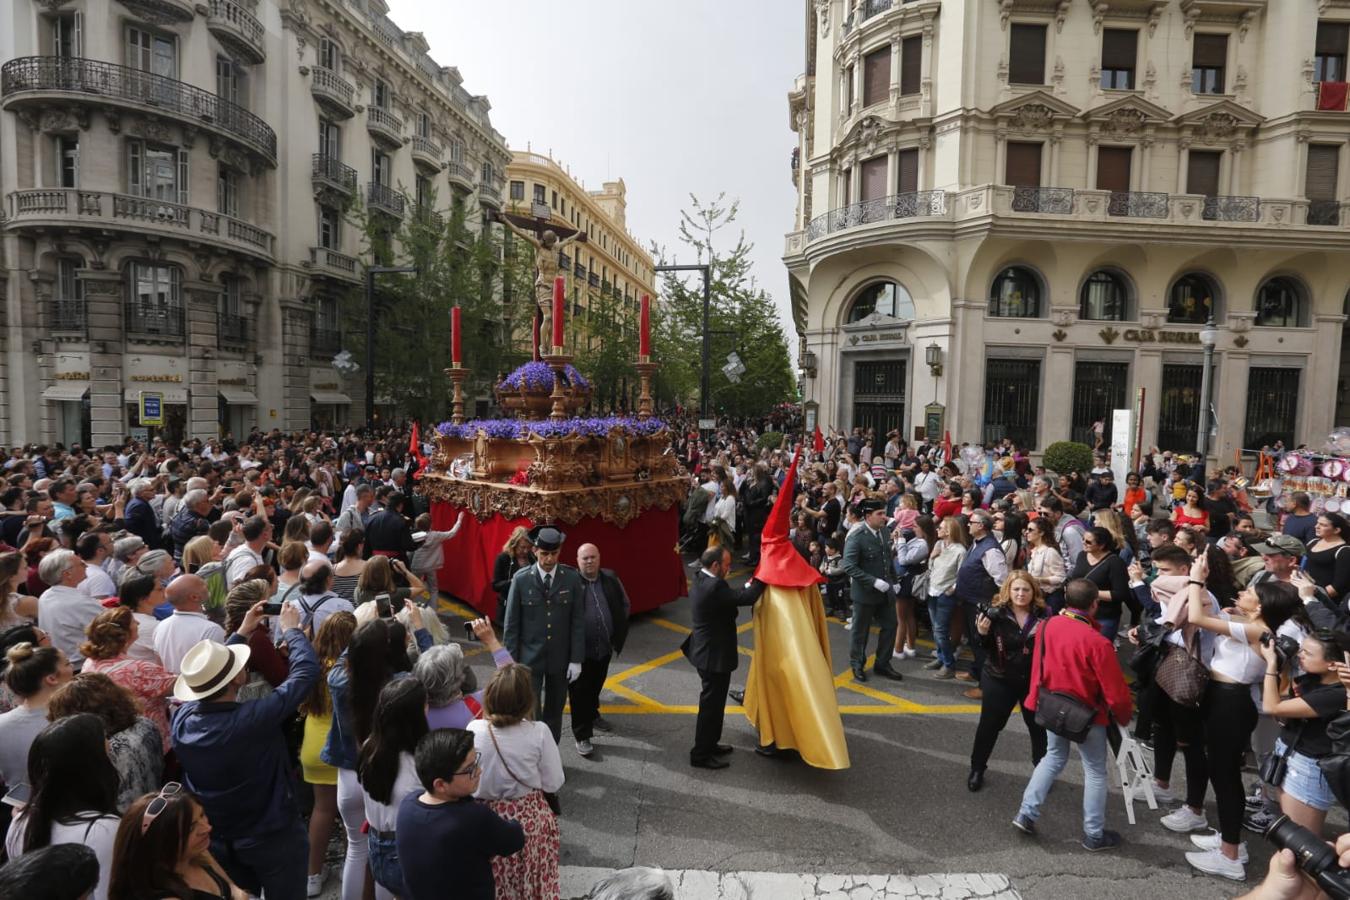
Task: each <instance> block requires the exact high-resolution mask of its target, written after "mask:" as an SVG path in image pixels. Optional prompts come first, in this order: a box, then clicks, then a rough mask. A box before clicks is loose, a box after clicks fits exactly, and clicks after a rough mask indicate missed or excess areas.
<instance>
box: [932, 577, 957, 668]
mask: <svg viewBox="0 0 1350 900" xmlns="http://www.w3.org/2000/svg"><path fill="white" fill-rule="evenodd" d="M955 611H956V595H955V594H942V595H941V596H933V595H931V594H930V595H929V597H928V618H929V620H930V621H932V623H933V643H935V644H937V654H938V655H937V658H938V662H940V663H942V664H943V665H944V666H946V667H947V668H949V669H955V668H956V655H955V654H954V653H952V637H951V635H952V613H953V612H955Z"/></svg>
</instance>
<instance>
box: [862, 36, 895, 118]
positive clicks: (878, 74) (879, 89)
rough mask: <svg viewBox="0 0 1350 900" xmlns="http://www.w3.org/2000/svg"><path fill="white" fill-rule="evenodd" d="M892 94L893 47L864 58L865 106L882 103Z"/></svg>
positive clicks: (884, 48) (876, 51) (873, 52)
mask: <svg viewBox="0 0 1350 900" xmlns="http://www.w3.org/2000/svg"><path fill="white" fill-rule="evenodd" d="M890 93H891V45H890V44H887V45H886V46H885V47H882V48H881V49H880V50H873V51H872V52H871V53H869V54H867V55H866V56H864V57H863V106H871V105H872V104H873V103H881V102H883V101H885V100H887V99H889V97H890Z"/></svg>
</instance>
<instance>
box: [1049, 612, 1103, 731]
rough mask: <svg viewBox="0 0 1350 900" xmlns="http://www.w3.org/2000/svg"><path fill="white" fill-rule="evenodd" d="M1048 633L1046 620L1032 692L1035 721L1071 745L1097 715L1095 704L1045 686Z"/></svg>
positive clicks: (1089, 728)
mask: <svg viewBox="0 0 1350 900" xmlns="http://www.w3.org/2000/svg"><path fill="white" fill-rule="evenodd" d="M1049 634H1050V622H1049V621H1047V622H1046V623H1045V625H1044V626H1042V628H1041V661H1040V666H1039V669H1038V672H1037V675H1036V678H1037V680H1038V681H1039V682H1040V684H1041V689H1040V690H1039V691H1037V693H1036V724H1037V725H1039V726H1041V727H1042V728H1044V729H1045V730H1046V731H1052V732H1054V733H1055V734H1057V735H1059V736H1060V737H1062V738H1068V739H1069V740H1071V741H1073V742H1074V743H1075V744H1081V743H1083V741H1085V740H1087V736H1088V732H1090V731H1091V730H1092V720H1093V719H1095V718H1097V707H1095V706H1093V705H1091V704H1089V703H1084V702H1083V701H1082V700H1079V699H1078V698H1077V697H1075V696H1073V695H1072V694H1066V693H1064V692H1062V691H1047V690H1046V689H1045V655H1046V654H1047V653H1049V652H1050V646H1049V644H1048V643H1047V642H1046V638H1047V637H1048V636H1049Z"/></svg>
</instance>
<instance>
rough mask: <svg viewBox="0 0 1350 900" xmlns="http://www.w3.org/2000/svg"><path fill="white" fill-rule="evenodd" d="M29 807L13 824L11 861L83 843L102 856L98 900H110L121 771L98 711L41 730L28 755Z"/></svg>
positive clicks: (7, 842)
mask: <svg viewBox="0 0 1350 900" xmlns="http://www.w3.org/2000/svg"><path fill="white" fill-rule="evenodd" d="M28 762H29V765H28V784H29V785H30V788H29V790H30V796H29V800H28V805H27V806H25V807H24V808H23V810H22V811H21V812H20V813H19V814H18V815H17V816H15V817H14V821H12V822H11V823H10V826H9V834H7V835H6V836H5V850H6V851H7V852H8V853H9V856H10V858H11V859H13V858H15V857H18V856H22V855H23V854H24V853H27V852H29V851H31V850H39V849H41V848H43V847H49V846H51V845H52V844H84V845H85V846H86V847H89V848H91V849H92V850H93V851H94V854H95V855H96V856H98V870H99V875H98V887H97V888H95V889H94V893H93V895H92V896H93V900H107V898H108V883H109V880H110V876H111V872H112V858H113V839H114V837H115V836H116V834H117V823H118V815H117V770H116V769H115V768H113V764H112V760H110V759H109V758H108V751H107V736H106V734H105V733H104V730H103V722H102V721H101V720H100V719H99V717H98V716H96V715H94V714H93V713H79V714H78V715H74V716H67V717H66V718H64V719H59V720H57V721H55V722H53V723H51V724H50V725H48V726H47V727H46V728H44V729H43V730H42V733H41V734H39V735H38V736H37V738H36V739H34V741H33V747H32V750H31V752H30V753H29V755H28Z"/></svg>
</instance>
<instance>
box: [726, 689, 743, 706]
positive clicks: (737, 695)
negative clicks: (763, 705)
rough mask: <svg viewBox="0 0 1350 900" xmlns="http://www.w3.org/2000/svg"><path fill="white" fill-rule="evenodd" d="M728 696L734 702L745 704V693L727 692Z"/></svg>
mask: <svg viewBox="0 0 1350 900" xmlns="http://www.w3.org/2000/svg"><path fill="white" fill-rule="evenodd" d="M727 696H728V697H730V698H731V699H732V700H735V701H736V702H737V703H744V702H745V691H736V690H730V691H727Z"/></svg>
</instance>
